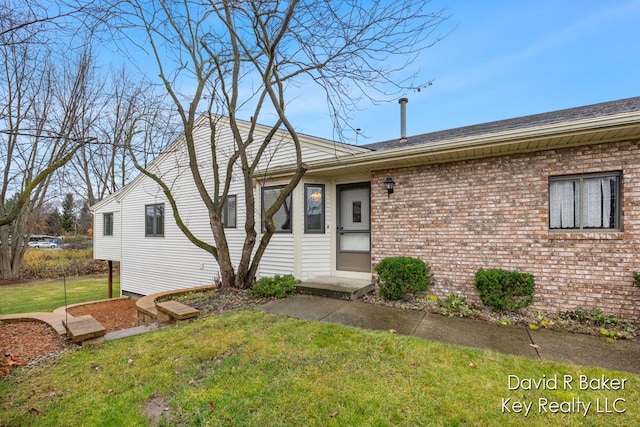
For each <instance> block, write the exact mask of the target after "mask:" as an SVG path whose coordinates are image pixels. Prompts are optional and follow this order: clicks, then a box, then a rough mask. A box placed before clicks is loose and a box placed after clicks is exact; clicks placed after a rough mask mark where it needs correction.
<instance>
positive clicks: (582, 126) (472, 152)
mask: <svg viewBox="0 0 640 427" xmlns="http://www.w3.org/2000/svg"><path fill="white" fill-rule="evenodd" d="M635 138H640V112H632V113H624V114H618V115H612V116H605V117H598V118H591V119H586V120H579V121H573V122H565V123H558V124H553V125H545V126H540V127H531V128H524V129H518V130H511V131H505V132H497V133H490V134H484V135H478V136H473V137H467V138H458V139H450V140H446V141H438V142H432V143H425V144H420V145H411V146H406V147H400V148H394V149H389V150H381V151H370V152H367V153H359V154H356V155H348V156H342V157H338V158H335V159H332V160H330V161H327V160H322V161H314V162H309V163H308V164H307V166H308V169H307V176H335V175H341V174H345V173H349V174H352V173H362V172H371V171H373V170H381V169H393V168H400V167H410V166H417V165H424V164H433V163H445V162H451V161H461V160H469V159H476V158H484V157H493V156H502V155H509V154H516V153H526V152H533V151H545V150H554V149H562V148H569V147H576V146H581V145H590V144H601V143H606V142H615V141H623V140H629V139H635ZM291 174H292V169H291V168H290V167H286V168H278V169H272V170H270V171H268V173H267V175H268V176H270V177H278V176H287V175H291Z"/></svg>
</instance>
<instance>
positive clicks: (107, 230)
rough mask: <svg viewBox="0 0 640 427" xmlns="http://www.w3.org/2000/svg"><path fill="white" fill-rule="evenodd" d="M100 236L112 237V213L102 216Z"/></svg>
mask: <svg viewBox="0 0 640 427" xmlns="http://www.w3.org/2000/svg"><path fill="white" fill-rule="evenodd" d="M102 235H103V236H113V212H109V213H105V214H102Z"/></svg>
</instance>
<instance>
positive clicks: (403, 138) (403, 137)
mask: <svg viewBox="0 0 640 427" xmlns="http://www.w3.org/2000/svg"><path fill="white" fill-rule="evenodd" d="M407 102H409V99H408V98H400V99H399V100H398V103H399V104H400V142H401V143H404V142H407Z"/></svg>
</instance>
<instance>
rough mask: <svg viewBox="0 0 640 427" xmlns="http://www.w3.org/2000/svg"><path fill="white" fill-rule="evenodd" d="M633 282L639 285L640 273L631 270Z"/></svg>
mask: <svg viewBox="0 0 640 427" xmlns="http://www.w3.org/2000/svg"><path fill="white" fill-rule="evenodd" d="M633 284H634V285H636V286H640V273H638V272H637V271H634V272H633Z"/></svg>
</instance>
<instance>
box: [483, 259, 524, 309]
mask: <svg viewBox="0 0 640 427" xmlns="http://www.w3.org/2000/svg"><path fill="white" fill-rule="evenodd" d="M534 288H535V283H534V280H533V275H532V274H528V273H520V272H517V271H507V270H499V269H497V270H483V269H480V270H478V271H477V272H476V289H477V290H478V294H479V297H480V300H481V301H482V302H483V303H484V304H485V305H488V306H489V307H492V308H493V309H494V310H495V311H511V310H518V309H520V308H523V307H527V306H528V305H530V304H531V303H532V302H533V291H534Z"/></svg>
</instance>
